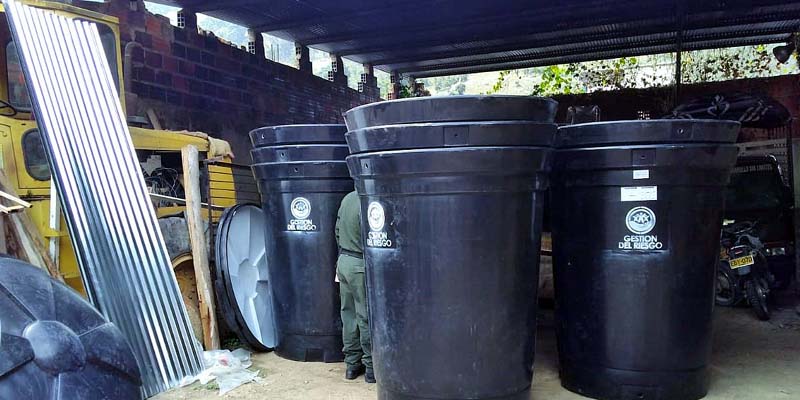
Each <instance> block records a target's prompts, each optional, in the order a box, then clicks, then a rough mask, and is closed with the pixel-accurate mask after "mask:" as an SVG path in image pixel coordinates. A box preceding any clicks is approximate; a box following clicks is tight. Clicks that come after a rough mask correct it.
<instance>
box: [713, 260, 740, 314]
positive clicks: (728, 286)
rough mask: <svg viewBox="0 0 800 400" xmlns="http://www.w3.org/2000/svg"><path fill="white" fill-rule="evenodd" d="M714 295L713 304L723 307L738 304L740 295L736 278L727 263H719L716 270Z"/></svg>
mask: <svg viewBox="0 0 800 400" xmlns="http://www.w3.org/2000/svg"><path fill="white" fill-rule="evenodd" d="M715 289H716V295H715V297H714V302H715V303H716V304H717V305H719V306H723V307H730V306H733V305H735V304H736V303H738V302H739V301H740V300H741V298H742V294H741V293H740V291H739V287H738V286H737V285H736V278H735V277H734V276H733V272H732V271H731V269H730V267H728V265H727V263H726V262H724V261H720V263H719V267H718V268H717V281H716V285H715Z"/></svg>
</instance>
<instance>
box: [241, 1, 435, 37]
mask: <svg viewBox="0 0 800 400" xmlns="http://www.w3.org/2000/svg"><path fill="white" fill-rule="evenodd" d="M444 1H450V0H402V1H396V2H395V3H392V4H390V5H386V6H383V7H374V8H365V9H362V10H359V11H355V12H351V13H345V14H339V15H320V16H318V17H313V18H306V19H302V20H284V21H275V22H267V23H264V24H260V25H255V26H253V27H251V29H254V30H257V31H261V32H265V33H269V32H277V31H285V30H291V29H298V28H305V27H309V26H313V25H320V24H339V23H347V22H351V21H353V20H355V19H357V18H365V17H371V16H374V15H380V14H383V13H386V12H390V11H393V10H396V9H397V8H398V4H397V3H401V4H400V5H399V6H401V7H408V6H413V5H415V4H422V3H424V4H428V5H430V4H431V3H433V4H435V3H441V2H444Z"/></svg>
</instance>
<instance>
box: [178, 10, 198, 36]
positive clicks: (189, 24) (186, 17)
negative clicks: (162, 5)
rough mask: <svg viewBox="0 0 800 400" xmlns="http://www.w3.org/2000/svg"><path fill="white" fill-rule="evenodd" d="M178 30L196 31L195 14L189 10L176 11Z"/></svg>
mask: <svg viewBox="0 0 800 400" xmlns="http://www.w3.org/2000/svg"><path fill="white" fill-rule="evenodd" d="M178 28H184V29H189V30H195V31H196V30H197V14H195V13H194V11H192V10H189V9H185V8H184V9H181V10H178Z"/></svg>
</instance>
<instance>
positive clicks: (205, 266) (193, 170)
mask: <svg viewBox="0 0 800 400" xmlns="http://www.w3.org/2000/svg"><path fill="white" fill-rule="evenodd" d="M181 158H182V160H183V188H184V190H185V192H186V223H187V224H188V226H189V240H190V241H191V245H192V261H193V262H194V276H195V280H196V281H197V295H198V300H199V303H200V319H201V322H202V324H203V344H204V346H205V348H206V350H216V349H219V331H218V329H217V315H216V310H215V308H214V305H215V304H216V303H214V291H213V290H212V284H211V269H210V268H209V261H208V247H206V243H207V242H206V235H205V230H204V223H203V218H202V216H201V208H202V206H201V204H200V200H201V197H200V157H199V153H198V151H197V147H194V146H192V145H188V146H186V147H184V148H183V149H181ZM210 222H211V221H209V223H210Z"/></svg>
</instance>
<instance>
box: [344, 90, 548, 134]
mask: <svg viewBox="0 0 800 400" xmlns="http://www.w3.org/2000/svg"><path fill="white" fill-rule="evenodd" d="M557 108H558V103H557V102H556V101H555V100H553V99H548V98H544V97H533V96H447V97H417V98H412V99H400V100H392V101H382V102H378V103H371V104H366V105H363V106H359V107H356V108H353V109H351V110H349V111H347V113H345V122H346V123H347V127H348V129H349V130H351V131H352V130H356V129H361V128H368V127H373V126H380V125H395V124H411V123H419V122H456V121H495V120H509V121H536V122H553V121H554V119H555V115H556V109H557Z"/></svg>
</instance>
